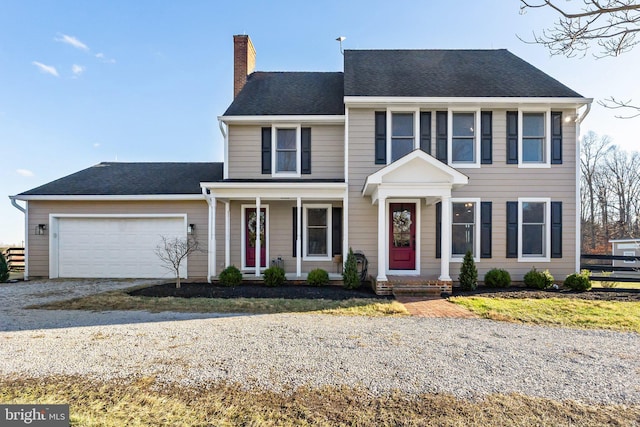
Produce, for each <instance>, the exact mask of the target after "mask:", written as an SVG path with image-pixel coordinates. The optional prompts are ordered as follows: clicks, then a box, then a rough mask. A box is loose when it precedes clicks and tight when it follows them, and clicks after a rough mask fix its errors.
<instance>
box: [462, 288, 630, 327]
mask: <svg viewBox="0 0 640 427" xmlns="http://www.w3.org/2000/svg"><path fill="white" fill-rule="evenodd" d="M449 300H450V301H451V302H453V303H455V304H459V305H462V306H464V307H466V308H468V309H469V310H471V311H472V312H474V313H476V314H478V315H479V316H481V317H484V318H487V319H494V320H503V321H508V322H523V323H535V324H539V325H555V326H565V327H578V328H588V329H611V330H615V331H627V332H637V333H640V302H627V301H624V302H623V301H597V300H581V299H578V298H542V299H532V298H524V299H515V298H486V297H453V298H450V299H449Z"/></svg>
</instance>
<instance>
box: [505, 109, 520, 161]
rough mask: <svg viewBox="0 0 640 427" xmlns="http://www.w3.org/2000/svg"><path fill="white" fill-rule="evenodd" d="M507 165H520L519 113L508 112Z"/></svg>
mask: <svg viewBox="0 0 640 427" xmlns="http://www.w3.org/2000/svg"><path fill="white" fill-rule="evenodd" d="M507 164H516V165H517V164H518V112H517V111H507Z"/></svg>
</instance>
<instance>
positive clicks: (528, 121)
mask: <svg viewBox="0 0 640 427" xmlns="http://www.w3.org/2000/svg"><path fill="white" fill-rule="evenodd" d="M522 136H524V137H527V136H541V137H543V136H544V113H525V114H523V115H522Z"/></svg>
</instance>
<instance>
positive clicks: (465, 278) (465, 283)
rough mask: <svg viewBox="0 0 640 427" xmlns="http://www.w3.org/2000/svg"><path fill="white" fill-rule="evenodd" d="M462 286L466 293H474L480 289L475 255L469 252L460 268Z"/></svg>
mask: <svg viewBox="0 0 640 427" xmlns="http://www.w3.org/2000/svg"><path fill="white" fill-rule="evenodd" d="M458 279H459V280H460V286H461V287H462V289H463V290H465V291H473V290H475V289H476V288H477V287H478V269H477V268H476V263H475V262H474V261H473V254H472V253H471V251H467V253H466V254H464V259H463V260H462V267H460V276H459V277H458Z"/></svg>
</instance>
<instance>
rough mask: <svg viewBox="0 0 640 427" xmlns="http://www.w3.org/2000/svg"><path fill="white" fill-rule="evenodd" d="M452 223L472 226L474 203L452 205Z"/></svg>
mask: <svg viewBox="0 0 640 427" xmlns="http://www.w3.org/2000/svg"><path fill="white" fill-rule="evenodd" d="M452 210H453V223H454V224H461V223H462V224H473V223H474V222H475V203H470V202H468V203H453V209H452Z"/></svg>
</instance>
